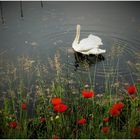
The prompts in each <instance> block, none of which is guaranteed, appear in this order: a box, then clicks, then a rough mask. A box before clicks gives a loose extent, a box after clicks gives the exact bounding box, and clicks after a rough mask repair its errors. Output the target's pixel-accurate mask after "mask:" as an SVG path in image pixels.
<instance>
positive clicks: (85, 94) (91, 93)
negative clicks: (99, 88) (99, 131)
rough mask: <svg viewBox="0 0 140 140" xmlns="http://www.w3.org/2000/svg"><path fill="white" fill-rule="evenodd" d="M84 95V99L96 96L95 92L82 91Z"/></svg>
mask: <svg viewBox="0 0 140 140" xmlns="http://www.w3.org/2000/svg"><path fill="white" fill-rule="evenodd" d="M82 94H83V96H84V98H91V97H92V96H94V92H93V91H82Z"/></svg>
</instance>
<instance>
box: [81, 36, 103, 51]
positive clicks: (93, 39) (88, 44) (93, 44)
mask: <svg viewBox="0 0 140 140" xmlns="http://www.w3.org/2000/svg"><path fill="white" fill-rule="evenodd" d="M78 45H79V49H80V50H81V51H88V50H90V49H93V48H99V45H103V43H102V40H101V38H99V37H98V36H95V35H92V34H90V35H89V36H88V38H85V39H82V40H81V41H80V43H79V44H78Z"/></svg>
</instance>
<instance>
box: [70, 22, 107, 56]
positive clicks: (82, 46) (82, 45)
mask: <svg viewBox="0 0 140 140" xmlns="http://www.w3.org/2000/svg"><path fill="white" fill-rule="evenodd" d="M79 38H80V25H77V30H76V37H75V40H74V41H73V43H72V48H73V49H74V50H75V51H76V52H80V53H82V54H87V55H89V54H101V53H105V52H106V50H102V49H99V46H100V45H103V43H102V40H101V38H100V37H98V36H95V35H92V34H90V35H89V36H88V38H85V39H82V40H81V41H80V42H79Z"/></svg>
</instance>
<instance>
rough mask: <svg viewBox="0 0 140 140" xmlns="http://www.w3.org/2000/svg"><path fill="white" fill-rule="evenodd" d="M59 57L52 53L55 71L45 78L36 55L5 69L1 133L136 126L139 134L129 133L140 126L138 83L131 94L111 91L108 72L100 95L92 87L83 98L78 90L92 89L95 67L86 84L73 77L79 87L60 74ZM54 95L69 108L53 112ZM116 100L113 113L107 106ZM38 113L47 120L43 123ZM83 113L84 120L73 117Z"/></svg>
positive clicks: (79, 132) (55, 133)
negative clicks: (117, 112) (120, 106)
mask: <svg viewBox="0 0 140 140" xmlns="http://www.w3.org/2000/svg"><path fill="white" fill-rule="evenodd" d="M57 59H59V58H58V57H56V56H55V59H54V61H53V62H54V70H52V71H53V72H54V73H55V77H54V78H53V79H51V81H49V82H48V81H47V80H45V79H44V75H45V74H46V71H44V69H42V67H41V63H40V62H39V60H38V61H37V62H35V63H33V64H32V63H27V62H26V61H27V60H26V61H24V60H22V61H21V60H20V61H19V63H18V65H16V69H18V70H17V71H16V72H15V73H14V72H13V73H12V72H9V73H7V75H6V84H7V88H6V92H7V94H8V95H7V96H5V97H4V102H3V107H2V108H1V110H0V136H1V137H0V138H14V139H17V138H24V139H27V138H40V139H41V138H46V139H47V138H49V139H51V138H69V139H100V138H101V139H108V138H111V139H117V138H119V139H124V138H125V139H127V138H140V130H139V133H138V134H137V135H135V134H133V133H132V129H133V128H138V127H140V119H139V118H140V84H139V83H134V85H135V86H136V88H137V93H135V96H136V98H135V99H132V98H131V95H129V94H128V93H127V90H124V91H123V93H122V94H121V96H120V94H119V95H118V94H117V93H112V88H111V85H110V82H109V79H107V78H106V82H105V86H106V88H105V93H104V94H103V96H101V97H99V96H98V95H97V93H95V95H94V96H93V97H92V98H88V99H87V98H84V97H83V96H82V94H81V92H82V91H83V90H91V91H94V87H93V86H92V85H93V83H94V81H95V75H96V72H94V78H93V79H92V78H91V73H90V71H89V73H88V75H87V77H88V79H89V81H90V83H89V87H88V88H85V87H84V85H85V84H86V83H85V82H84V81H82V80H81V79H80V78H77V77H78V76H77V77H75V82H76V83H78V88H75V87H73V88H70V86H69V81H68V80H67V79H66V78H65V77H64V73H63V72H62V69H61V65H60V62H59V61H58V60H57ZM29 62H30V61H29ZM118 62H119V61H118ZM27 64H28V65H27ZM13 68H14V66H13V65H11V66H10V68H9V66H8V68H7V70H8V69H13ZM95 69H96V67H95ZM116 73H117V71H116ZM106 84H107V85H106ZM118 88H119V87H118ZM124 89H126V87H124ZM116 91H117V90H116ZM75 93H76V94H75ZM54 97H60V98H62V103H64V104H66V105H67V106H68V110H67V111H65V112H63V113H59V112H56V111H55V110H54V106H53V104H52V103H51V99H52V98H54ZM120 102H121V103H123V104H124V108H123V109H122V110H121V111H120V115H118V116H116V117H113V116H111V114H110V111H109V110H110V109H111V108H112V106H113V105H114V104H115V103H120ZM22 103H26V104H27V109H22V107H21V105H22ZM41 117H43V118H45V120H46V121H45V122H43V123H41V122H40V118H41ZM105 117H108V118H109V121H108V122H103V119H104V118H105ZM81 118H85V119H86V120H87V122H86V123H85V124H82V125H79V124H77V121H78V120H79V119H81ZM11 121H16V122H17V126H16V128H11V127H10V125H9V123H10V122H11ZM105 126H107V127H108V128H109V132H108V133H103V132H102V131H101V129H102V128H103V127H105Z"/></svg>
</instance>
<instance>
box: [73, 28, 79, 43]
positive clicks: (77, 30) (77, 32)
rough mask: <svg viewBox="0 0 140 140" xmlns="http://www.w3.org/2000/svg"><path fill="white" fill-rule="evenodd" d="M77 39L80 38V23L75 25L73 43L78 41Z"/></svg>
mask: <svg viewBox="0 0 140 140" xmlns="http://www.w3.org/2000/svg"><path fill="white" fill-rule="evenodd" d="M79 39H80V25H77V28H76V36H75V39H74V43H79Z"/></svg>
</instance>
